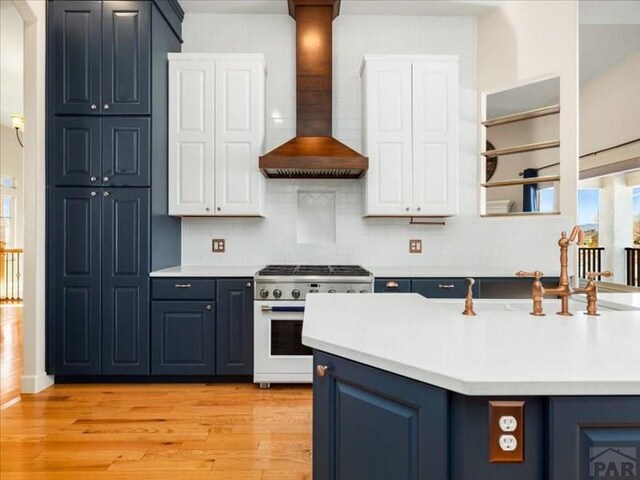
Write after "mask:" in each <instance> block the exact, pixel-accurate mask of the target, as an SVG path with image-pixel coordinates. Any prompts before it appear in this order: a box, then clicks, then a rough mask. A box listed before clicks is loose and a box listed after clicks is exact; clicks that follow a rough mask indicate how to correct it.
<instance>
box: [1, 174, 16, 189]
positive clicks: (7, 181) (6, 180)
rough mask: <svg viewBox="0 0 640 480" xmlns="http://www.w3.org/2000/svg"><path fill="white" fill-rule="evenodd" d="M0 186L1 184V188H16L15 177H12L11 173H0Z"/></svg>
mask: <svg viewBox="0 0 640 480" xmlns="http://www.w3.org/2000/svg"><path fill="white" fill-rule="evenodd" d="M0 186H2V188H17V187H16V177H12V176H11V175H0Z"/></svg>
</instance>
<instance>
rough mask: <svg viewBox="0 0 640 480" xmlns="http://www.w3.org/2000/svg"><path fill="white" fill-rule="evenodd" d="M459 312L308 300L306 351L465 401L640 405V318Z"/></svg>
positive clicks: (400, 298)
mask: <svg viewBox="0 0 640 480" xmlns="http://www.w3.org/2000/svg"><path fill="white" fill-rule="evenodd" d="M504 302H509V300H504ZM518 302H521V300H519V301H518ZM451 303H452V302H449V304H448V305H447V304H446V303H441V302H438V301H434V300H428V299H426V298H423V297H421V296H420V295H417V294H393V295H389V294H371V295H349V294H333V295H329V294H314V295H309V296H308V297H307V302H306V306H305V317H304V325H303V331H302V342H303V343H304V344H305V345H307V346H309V347H312V348H314V349H317V350H321V351H324V352H327V353H330V354H334V355H337V356H340V357H344V358H347V359H351V360H354V361H356V362H360V363H363V364H366V365H371V366H373V367H377V368H380V369H382V370H386V371H389V372H392V373H396V374H399V375H403V376H405V377H409V378H413V379H415V380H419V381H421V382H425V383H428V384H431V385H435V386H438V387H441V388H444V389H447V390H451V391H454V392H458V393H461V394H464V395H640V312H637V311H635V312H632V311H602V312H601V313H602V314H601V316H599V317H589V316H586V315H584V314H583V313H581V312H580V311H579V310H577V309H575V310H574V312H576V314H575V316H573V317H560V316H558V315H555V314H554V313H552V312H554V311H555V309H554V308H553V307H554V305H553V302H551V301H547V300H545V311H546V312H547V313H548V314H547V316H545V317H534V316H531V315H529V314H528V313H527V312H526V308H525V311H499V309H497V308H495V305H496V302H495V301H493V305H494V307H492V308H494V310H491V311H489V310H488V307H487V306H485V307H484V312H483V311H482V310H483V307H482V301H477V305H476V306H477V311H478V312H479V313H478V315H477V316H476V317H465V316H464V315H461V314H460V313H457V312H458V310H456V309H455V305H453V306H452V305H451ZM621 303H622V302H621ZM624 303H626V302H624ZM452 307H453V308H452ZM459 307H460V308H459V310H460V311H462V309H463V307H464V300H459Z"/></svg>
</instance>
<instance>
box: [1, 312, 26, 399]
mask: <svg viewBox="0 0 640 480" xmlns="http://www.w3.org/2000/svg"><path fill="white" fill-rule="evenodd" d="M21 381H22V305H0V410H2V409H4V408H5V407H7V406H9V405H11V404H13V403H15V402H16V401H18V400H20V383H21Z"/></svg>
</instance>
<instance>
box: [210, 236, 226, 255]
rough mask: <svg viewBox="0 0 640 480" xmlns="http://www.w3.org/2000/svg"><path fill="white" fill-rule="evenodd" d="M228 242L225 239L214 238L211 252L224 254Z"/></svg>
mask: <svg viewBox="0 0 640 480" xmlns="http://www.w3.org/2000/svg"><path fill="white" fill-rule="evenodd" d="M225 247H226V242H225V240H224V238H214V239H213V240H211V251H212V252H213V253H224V251H225Z"/></svg>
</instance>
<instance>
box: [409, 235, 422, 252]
mask: <svg viewBox="0 0 640 480" xmlns="http://www.w3.org/2000/svg"><path fill="white" fill-rule="evenodd" d="M409 253H422V240H421V239H419V238H413V239H411V240H409Z"/></svg>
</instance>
